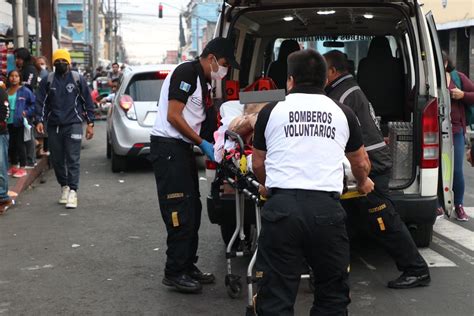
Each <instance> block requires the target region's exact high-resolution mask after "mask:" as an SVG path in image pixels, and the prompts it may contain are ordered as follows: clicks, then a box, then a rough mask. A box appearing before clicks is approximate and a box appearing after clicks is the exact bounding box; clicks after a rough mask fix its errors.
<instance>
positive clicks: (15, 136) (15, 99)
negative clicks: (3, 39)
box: [7, 70, 35, 178]
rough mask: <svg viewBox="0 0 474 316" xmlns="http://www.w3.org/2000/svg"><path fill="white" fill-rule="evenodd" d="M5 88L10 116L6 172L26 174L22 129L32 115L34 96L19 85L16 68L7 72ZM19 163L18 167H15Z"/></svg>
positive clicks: (18, 176) (18, 174)
mask: <svg viewBox="0 0 474 316" xmlns="http://www.w3.org/2000/svg"><path fill="white" fill-rule="evenodd" d="M8 83H9V87H8V89H7V94H8V102H9V104H10V117H9V118H8V120H7V124H8V133H9V134H10V163H11V168H10V169H9V170H8V174H9V175H12V176H13V177H15V178H21V177H24V176H26V170H25V167H26V145H25V140H24V129H25V122H27V120H26V119H27V118H30V117H32V116H33V113H34V107H35V96H34V94H33V93H32V92H31V90H30V89H28V88H26V87H24V86H22V85H21V76H20V73H19V72H18V71H17V70H12V71H10V72H9V73H8ZM18 163H19V166H20V168H17V165H18Z"/></svg>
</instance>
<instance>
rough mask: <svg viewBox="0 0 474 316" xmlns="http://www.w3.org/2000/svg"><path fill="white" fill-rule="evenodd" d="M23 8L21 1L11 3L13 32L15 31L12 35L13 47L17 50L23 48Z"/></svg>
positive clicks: (16, 0)
mask: <svg viewBox="0 0 474 316" xmlns="http://www.w3.org/2000/svg"><path fill="white" fill-rule="evenodd" d="M23 7H24V6H23V0H15V1H14V2H13V5H12V9H13V30H15V31H16V32H15V35H14V45H15V47H17V48H18V47H24V46H25V33H24V28H23V27H24V25H25V23H24V22H23Z"/></svg>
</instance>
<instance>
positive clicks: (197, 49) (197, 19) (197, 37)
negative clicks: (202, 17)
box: [196, 16, 199, 57]
mask: <svg viewBox="0 0 474 316" xmlns="http://www.w3.org/2000/svg"><path fill="white" fill-rule="evenodd" d="M197 56H199V18H198V17H197V16H196V57H197Z"/></svg>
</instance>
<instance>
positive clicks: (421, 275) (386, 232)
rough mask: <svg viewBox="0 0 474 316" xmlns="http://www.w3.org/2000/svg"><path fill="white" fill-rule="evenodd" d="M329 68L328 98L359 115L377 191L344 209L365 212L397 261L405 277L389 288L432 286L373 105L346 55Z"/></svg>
mask: <svg viewBox="0 0 474 316" xmlns="http://www.w3.org/2000/svg"><path fill="white" fill-rule="evenodd" d="M324 57H325V58H326V63H327V65H328V82H329V83H328V85H327V86H326V93H327V95H328V96H329V97H330V98H332V99H334V100H336V101H339V102H340V103H343V104H346V105H347V106H349V107H350V108H351V109H352V110H353V111H354V113H355V114H356V115H357V118H358V119H359V122H360V124H361V127H362V139H363V141H364V145H365V149H366V151H367V153H368V155H369V159H370V162H371V164H372V169H371V171H370V175H369V177H370V178H371V179H372V180H373V181H374V183H375V189H374V191H373V192H372V193H370V194H369V195H368V196H367V197H362V198H359V199H355V200H354V199H352V200H350V202H348V204H347V205H346V204H345V203H343V205H344V207H347V209H357V212H363V214H362V216H363V217H362V218H364V220H365V219H367V220H368V227H369V228H370V233H371V234H372V235H373V236H374V237H375V239H376V240H377V241H378V242H380V243H381V244H382V246H383V247H384V248H385V250H386V251H387V252H388V253H389V254H390V256H391V257H392V258H393V259H394V260H395V263H396V265H397V268H398V269H399V270H400V271H402V273H403V274H402V275H401V276H400V277H399V278H397V279H396V280H393V281H390V282H388V287H390V288H397V289H405V288H412V287H417V286H426V285H428V284H429V283H430V273H429V269H428V265H427V264H426V262H425V260H424V259H423V257H422V256H421V255H420V253H419V252H418V249H417V248H416V245H415V243H414V241H413V239H412V237H411V235H410V232H409V231H408V229H407V227H406V226H405V224H404V223H403V222H402V220H401V219H400V215H399V214H398V213H397V212H396V210H395V208H394V205H393V203H392V201H391V200H390V193H389V189H388V183H389V180H390V171H391V168H392V159H391V157H390V152H389V148H388V146H387V145H386V144H385V142H384V139H383V135H382V133H381V131H380V128H379V126H378V123H377V121H376V119H375V114H374V110H373V108H372V105H371V104H370V102H369V101H368V99H367V98H366V96H365V95H364V93H363V92H362V90H361V89H360V87H359V86H358V85H357V82H356V81H355V79H354V78H353V77H352V75H351V74H350V73H349V68H348V63H347V59H346V57H345V56H344V54H343V53H341V52H339V51H337V50H333V51H330V52H328V53H326V54H325V55H324Z"/></svg>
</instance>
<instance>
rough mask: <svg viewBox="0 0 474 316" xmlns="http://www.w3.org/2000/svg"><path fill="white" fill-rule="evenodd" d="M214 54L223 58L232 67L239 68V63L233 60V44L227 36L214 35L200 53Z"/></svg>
mask: <svg viewBox="0 0 474 316" xmlns="http://www.w3.org/2000/svg"><path fill="white" fill-rule="evenodd" d="M208 54H215V55H217V56H219V57H221V58H225V59H226V60H227V62H228V63H229V64H230V66H231V67H232V68H235V69H240V66H239V64H238V63H237V61H236V60H235V54H234V44H233V43H232V42H231V41H230V40H229V39H227V38H224V37H216V38H214V39H212V40H211V41H210V42H209V43H207V45H206V47H204V50H203V51H202V55H204V56H206V55H208Z"/></svg>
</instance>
